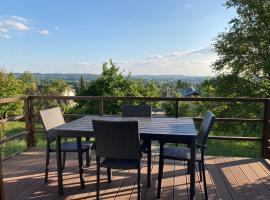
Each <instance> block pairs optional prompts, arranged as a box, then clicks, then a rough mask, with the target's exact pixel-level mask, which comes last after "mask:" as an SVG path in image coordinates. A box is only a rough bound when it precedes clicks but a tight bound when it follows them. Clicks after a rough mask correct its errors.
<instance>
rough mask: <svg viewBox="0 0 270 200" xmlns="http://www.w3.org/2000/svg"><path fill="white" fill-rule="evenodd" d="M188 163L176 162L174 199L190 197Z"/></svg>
mask: <svg viewBox="0 0 270 200" xmlns="http://www.w3.org/2000/svg"><path fill="white" fill-rule="evenodd" d="M186 173H187V171H186V165H185V163H184V162H181V161H175V162H174V187H173V197H174V199H188V186H187V175H186Z"/></svg>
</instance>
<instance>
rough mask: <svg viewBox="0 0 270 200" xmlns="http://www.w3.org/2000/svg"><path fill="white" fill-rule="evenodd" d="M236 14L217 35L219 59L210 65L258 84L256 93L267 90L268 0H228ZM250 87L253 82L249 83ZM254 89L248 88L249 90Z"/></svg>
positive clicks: (269, 73)
mask: <svg viewBox="0 0 270 200" xmlns="http://www.w3.org/2000/svg"><path fill="white" fill-rule="evenodd" d="M226 6H227V8H235V9H236V12H237V16H236V17H235V18H233V19H232V20H231V21H230V22H229V29H228V30H227V31H225V32H223V33H221V34H219V35H218V37H217V38H216V40H215V42H214V47H215V49H216V51H217V53H218V56H219V58H218V60H217V61H216V62H215V63H214V64H213V68H214V69H215V70H216V71H217V72H219V73H223V72H226V73H230V74H233V75H234V76H235V77H239V78H241V79H244V80H246V82H249V83H248V84H247V85H240V84H239V85H238V87H245V88H246V87H247V86H250V85H255V87H258V88H259V91H260V93H259V94H258V95H259V96H269V94H270V87H269V86H270V28H269V27H270V2H269V0H258V1H255V0H228V1H227V2H226ZM251 87H253V86H251ZM253 92H257V91H255V90H250V94H251V93H253Z"/></svg>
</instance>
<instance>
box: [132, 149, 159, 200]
mask: <svg viewBox="0 0 270 200" xmlns="http://www.w3.org/2000/svg"><path fill="white" fill-rule="evenodd" d="M152 157H153V162H152V171H151V172H152V180H151V187H147V184H145V186H143V187H142V199H145V200H151V199H155V198H156V196H157V179H158V163H159V155H158V154H157V153H155V154H154V155H153V156H152ZM146 170H147V169H146ZM145 173H146V172H145ZM143 181H144V182H145V183H147V177H145V178H144V179H143ZM135 199H136V198H135V195H134V192H133V193H132V196H131V197H130V200H135Z"/></svg>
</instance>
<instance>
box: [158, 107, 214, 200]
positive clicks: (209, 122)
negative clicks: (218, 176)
mask: <svg viewBox="0 0 270 200" xmlns="http://www.w3.org/2000/svg"><path fill="white" fill-rule="evenodd" d="M214 120H215V115H214V114H213V113H211V112H210V111H208V112H207V113H206V114H205V115H204V118H203V121H202V123H201V127H200V131H199V133H198V140H197V141H198V142H197V145H196V146H197V149H199V150H200V153H201V157H200V158H199V159H197V157H196V162H197V163H198V164H199V174H200V182H201V181H202V180H203V185H204V198H205V199H206V200H207V199H208V194H207V185H206V175H205V159H204V153H205V149H206V147H207V146H206V142H207V138H208V135H209V133H210V131H211V128H212V126H213V124H214ZM167 148H170V147H167ZM175 148H179V149H181V147H175ZM189 149H190V148H189ZM163 152H164V143H160V158H159V172H158V188H157V198H158V199H159V198H160V190H161V182H162V176H163V167H164V159H173V160H180V161H186V162H187V174H190V162H191V159H190V158H182V157H179V158H176V157H170V156H164V154H163Z"/></svg>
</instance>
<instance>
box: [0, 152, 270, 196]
mask: <svg viewBox="0 0 270 200" xmlns="http://www.w3.org/2000/svg"><path fill="white" fill-rule="evenodd" d="M52 155H53V154H52ZM93 158H94V157H93ZM44 166H45V151H44V150H42V149H31V150H29V151H27V152H23V153H21V154H19V155H17V156H15V157H13V158H10V159H8V160H6V161H4V166H3V173H4V187H5V188H4V189H5V195H6V199H18V200H21V199H95V194H96V193H95V179H96V176H95V174H96V168H95V162H94V159H92V162H91V166H90V168H87V169H85V181H86V187H85V189H80V184H79V175H78V170H77V160H76V154H68V155H67V163H66V169H65V170H64V176H63V177H64V196H63V197H60V196H58V195H57V174H56V167H55V166H56V162H55V157H54V156H52V158H51V163H50V171H51V172H50V174H49V183H48V184H44V173H43V172H44ZM206 166H207V172H206V174H207V185H208V196H209V199H237V200H241V199H252V200H257V199H265V200H267V199H268V200H269V199H270V170H269V168H268V165H267V164H266V163H265V161H264V160H262V159H255V158H234V157H207V159H206ZM146 169H147V168H146V160H145V159H143V167H142V180H141V184H142V199H149V200H151V199H155V197H156V185H157V174H158V155H157V154H153V167H152V187H150V188H147V187H146ZM185 170H186V167H185V163H183V162H178V161H177V162H173V161H169V162H166V163H165V166H164V178H163V182H162V191H161V199H168V200H169V199H188V197H187V194H188V184H187V183H189V176H187V175H186V173H185ZM112 180H113V181H112V183H111V184H110V185H108V184H107V181H106V173H105V171H102V176H101V181H102V183H101V199H108V200H109V199H136V198H137V193H136V170H113V179H112ZM202 195H203V184H202V183H199V181H198V176H197V182H196V199H203V196H202Z"/></svg>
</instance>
